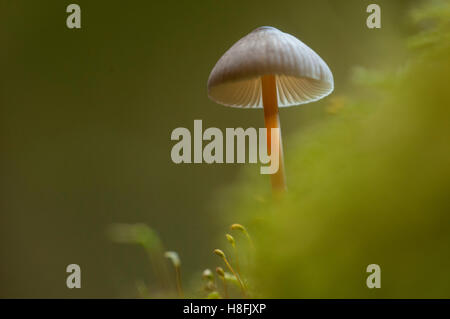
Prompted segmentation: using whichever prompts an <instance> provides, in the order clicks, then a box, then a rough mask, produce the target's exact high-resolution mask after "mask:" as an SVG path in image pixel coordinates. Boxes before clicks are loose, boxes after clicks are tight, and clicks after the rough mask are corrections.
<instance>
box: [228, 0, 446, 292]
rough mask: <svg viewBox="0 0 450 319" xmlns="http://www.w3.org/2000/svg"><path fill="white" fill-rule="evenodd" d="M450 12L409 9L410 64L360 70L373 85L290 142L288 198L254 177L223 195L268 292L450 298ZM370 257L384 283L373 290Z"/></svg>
mask: <svg viewBox="0 0 450 319" xmlns="http://www.w3.org/2000/svg"><path fill="white" fill-rule="evenodd" d="M449 8H450V5H449V3H448V2H432V3H431V6H429V7H426V8H425V9H421V10H418V11H416V12H415V13H413V18H414V21H415V23H416V29H417V34H416V35H414V36H412V37H410V38H408V39H406V40H405V42H406V43H407V44H408V45H409V46H410V48H411V52H410V58H409V60H408V61H405V63H404V64H402V65H399V66H398V68H397V69H396V70H390V71H380V70H377V71H371V70H364V69H358V70H357V71H356V72H355V76H354V81H355V84H354V86H355V87H354V90H353V92H360V91H361V90H364V92H366V91H367V92H368V93H367V94H357V93H355V94H353V95H349V96H346V97H343V98H342V99H341V100H339V103H340V104H342V105H339V107H335V106H333V105H331V106H330V109H331V110H332V112H331V113H328V114H325V113H324V115H323V120H322V121H321V122H320V124H317V125H315V126H313V127H310V128H308V129H303V130H302V131H300V132H298V133H297V134H294V135H293V136H291V137H290V138H289V139H288V140H287V142H286V148H285V156H286V168H287V169H286V170H287V178H288V187H289V190H288V192H287V193H286V195H285V196H284V198H283V199H282V200H280V201H274V200H272V199H271V195H270V190H269V183H268V179H267V178H264V177H263V176H261V175H257V174H256V173H246V174H247V175H246V176H245V178H242V181H241V182H240V183H239V185H233V190H232V191H229V192H225V193H224V194H223V197H222V198H223V200H222V201H221V202H220V204H226V205H225V207H226V212H225V217H224V219H225V220H226V221H227V222H228V223H230V222H234V221H239V222H242V223H244V224H245V225H247V226H248V228H249V231H250V232H251V233H252V235H254V239H255V240H254V241H255V246H256V252H255V256H254V261H253V265H252V267H251V271H250V274H251V279H250V281H252V282H253V283H254V285H255V287H256V288H255V289H256V290H257V291H259V292H260V294H261V296H263V297H276V298H280V297H288V298H302V297H306V298H321V297H327V298H346V297H357V298H371V297H382V298H410V297H412V298H431V297H432V298H443V297H445V298H450V249H449V247H450V143H449V141H450V93H449V83H450V76H449V74H450V61H449V57H450V47H449V43H450V41H448V39H449V38H450V26H449V21H450V14H449V12H450V10H449ZM417 12H420V14H419V13H417ZM425 22H426V23H425ZM330 103H336V100H334V101H333V100H331V99H330ZM372 263H375V264H379V265H380V266H381V278H382V279H381V289H368V288H367V287H366V284H365V282H366V278H367V276H368V274H367V273H366V267H367V265H369V264H372Z"/></svg>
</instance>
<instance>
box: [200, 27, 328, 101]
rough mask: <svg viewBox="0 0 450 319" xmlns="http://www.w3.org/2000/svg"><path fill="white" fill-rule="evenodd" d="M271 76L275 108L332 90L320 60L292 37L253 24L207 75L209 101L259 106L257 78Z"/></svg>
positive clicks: (258, 82)
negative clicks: (272, 77)
mask: <svg viewBox="0 0 450 319" xmlns="http://www.w3.org/2000/svg"><path fill="white" fill-rule="evenodd" d="M268 74H273V75H275V76H276V84H277V95H278V106H280V107H284V106H292V105H298V104H305V103H309V102H313V101H317V100H319V99H321V98H323V97H325V96H327V95H328V94H330V93H331V92H332V91H333V87H334V82H333V74H332V73H331V71H330V68H329V67H328V65H327V64H326V63H325V62H324V61H323V60H322V58H321V57H320V56H319V55H318V54H317V53H316V52H314V51H313V50H312V49H310V48H309V47H308V46H307V45H306V44H304V43H303V42H302V41H300V40H299V39H297V38H296V37H294V36H292V35H290V34H287V33H284V32H282V31H280V30H278V29H276V28H273V27H259V28H257V29H255V30H254V31H252V32H251V33H249V34H248V35H246V36H245V37H243V38H242V39H240V40H239V41H238V42H236V43H235V44H234V45H233V46H232V47H231V48H230V49H229V50H228V51H227V52H225V54H224V55H223V56H222V57H221V58H220V59H219V61H218V62H217V63H216V65H215V66H214V68H213V70H212V71H211V74H210V75H209V79H208V96H209V98H210V99H211V100H213V101H215V102H217V103H219V104H223V105H226V106H233V107H245V108H261V107H262V94H261V80H260V78H261V76H263V75H268Z"/></svg>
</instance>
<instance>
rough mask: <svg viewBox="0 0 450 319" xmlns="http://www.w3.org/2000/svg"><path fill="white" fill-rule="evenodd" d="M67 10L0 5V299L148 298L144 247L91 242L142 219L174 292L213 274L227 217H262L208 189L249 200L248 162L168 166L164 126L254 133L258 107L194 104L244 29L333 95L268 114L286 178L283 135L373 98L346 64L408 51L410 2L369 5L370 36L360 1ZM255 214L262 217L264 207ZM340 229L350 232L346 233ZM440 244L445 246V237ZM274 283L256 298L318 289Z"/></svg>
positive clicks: (390, 59)
mask: <svg viewBox="0 0 450 319" xmlns="http://www.w3.org/2000/svg"><path fill="white" fill-rule="evenodd" d="M70 3H72V2H71V1H56V0H53V1H49V0H43V1H39V2H38V1H31V0H28V1H24V0H0V40H1V43H2V44H3V45H2V48H3V49H2V50H0V69H1V73H2V75H1V80H0V109H1V130H2V133H1V153H2V156H1V166H0V169H1V181H2V183H1V185H0V187H1V191H0V194H1V212H0V218H1V219H0V260H1V263H0V297H13V298H16V297H44V298H45V297H62V298H69V297H88V298H89V297H135V296H136V289H135V285H136V281H139V280H142V281H144V282H146V284H147V285H148V286H149V288H150V289H151V288H152V287H153V286H154V282H155V281H156V279H157V278H155V275H154V274H152V272H151V271H150V270H149V264H148V261H147V258H146V256H145V253H144V252H143V251H142V250H141V249H140V248H139V247H135V246H122V245H117V244H114V243H112V242H111V241H110V240H109V239H108V237H107V236H106V229H107V227H108V225H110V224H112V223H135V222H142V223H146V224H148V225H150V226H151V227H152V228H153V229H155V230H156V231H157V232H158V233H159V235H160V237H161V239H162V241H163V242H164V245H165V247H166V248H168V249H170V250H176V251H178V252H179V254H180V257H181V260H182V264H183V278H184V280H185V283H188V282H189V280H190V278H192V277H194V276H195V275H196V274H197V273H198V272H199V271H201V270H202V269H204V268H205V267H207V266H209V267H215V264H216V263H217V260H216V258H217V257H214V256H213V255H212V254H211V251H212V249H214V248H216V244H217V243H218V237H219V236H221V233H222V232H223V231H224V229H226V228H227V227H228V225H229V223H231V222H239V221H240V220H239V219H240V218H242V220H244V221H248V223H249V225H250V227H253V229H255V233H256V236H258V232H260V231H262V229H265V228H264V227H261V228H259V226H258V225H259V224H258V222H255V220H259V219H258V218H256V219H255V215H257V214H259V212H253V210H256V209H261V210H262V211H263V210H264V209H262V208H261V207H260V206H258V205H255V204H254V203H253V204H252V200H253V199H254V198H253V197H252V198H253V199H252V200H250V199H248V201H246V200H245V199H244V200H242V199H241V198H239V196H233V195H228V193H227V192H224V191H223V190H224V189H229V188H233V189H234V188H235V189H240V187H244V188H245V187H250V186H248V185H255V189H257V190H258V191H259V192H260V193H261V194H266V193H268V192H270V188H269V179H268V178H267V177H264V176H260V175H258V176H257V177H255V176H254V177H253V182H250V184H248V185H247V186H245V182H244V183H242V182H241V179H242V177H239V176H240V174H241V173H242V171H248V172H249V173H250V175H251V174H255V173H257V172H258V171H259V166H258V165H229V164H228V165H206V164H205V165H194V164H192V165H175V164H173V163H172V161H171V158H170V150H171V147H172V145H173V144H174V143H173V142H172V141H171V140H170V134H171V132H172V130H173V129H174V128H176V127H187V128H192V127H193V121H194V119H202V120H203V125H204V127H209V126H214V127H219V128H225V127H250V126H253V127H261V126H262V125H263V114H262V110H236V109H232V108H226V107H223V106H220V105H217V104H215V103H213V102H212V101H210V100H208V98H207V94H206V81H207V79H208V76H209V72H210V71H211V69H212V67H213V66H214V64H215V63H216V61H217V60H218V59H219V58H220V56H221V55H222V54H223V53H224V52H225V51H226V50H227V49H228V48H229V47H230V46H231V45H232V44H233V43H234V42H236V41H237V40H238V39H240V38H241V37H242V36H244V35H246V34H247V33H249V32H250V31H252V30H253V29H254V28H256V27H258V26H261V25H271V26H274V27H277V28H279V29H281V30H283V31H285V32H288V33H291V34H293V35H295V36H297V37H298V38H300V39H301V40H302V41H303V42H305V43H306V44H307V45H309V46H310V47H311V48H312V49H313V50H315V51H316V52H317V53H318V54H319V55H320V56H321V57H322V58H323V59H324V60H325V61H326V62H327V63H328V65H329V66H330V68H331V70H332V72H333V74H334V78H335V92H334V93H333V96H334V97H337V98H338V99H337V100H330V99H331V98H332V97H333V96H331V97H330V98H327V99H325V100H323V101H320V102H317V103H313V104H310V105H305V106H302V107H292V108H287V109H283V110H282V111H281V114H280V116H281V121H282V128H283V138H284V141H285V153H286V159H287V162H288V167H287V168H288V174H289V169H291V172H295V173H293V176H296V177H295V178H297V175H296V174H298V178H299V179H301V178H303V173H305V170H306V168H302V167H303V166H300V167H299V170H298V171H297V170H296V168H294V167H296V166H295V165H297V164H293V160H292V159H293V157H292V156H294V155H295V154H296V151H295V150H301V148H300V149H299V148H297V147H296V143H299V142H298V139H297V138H296V136H297V135H298V134H300V133H301V132H303V131H307V130H308V129H309V128H313V127H315V125H319V124H320V123H323V121H324V120H326V119H327V118H328V117H329V116H330V111H329V110H330V103H331V104H332V103H338V106H339V103H341V102H339V101H340V100H339V98H340V97H342V99H343V101H346V99H347V98H346V97H345V96H349V95H350V99H351V98H353V95H355V98H356V97H357V96H361V95H362V96H364V97H365V98H366V99H369V100H372V101H373V100H377V99H378V97H377V96H372V95H371V94H372V93H371V92H370V91H369V92H365V91H364V89H361V88H356V89H355V86H354V85H353V84H351V83H352V82H351V79H352V78H354V76H355V72H354V70H355V67H358V66H359V67H364V68H375V69H377V68H380V67H383V68H385V69H394V70H395V69H397V68H399V66H400V65H401V64H402V63H403V62H404V61H405V59H406V57H407V56H408V54H409V53H408V50H407V48H406V45H405V39H406V38H407V36H408V35H410V34H412V33H414V32H415V31H416V30H415V29H414V27H412V26H411V24H410V21H409V12H410V10H411V9H412V8H414V7H417V6H419V5H420V4H421V3H422V2H421V1H414V0H408V1H401V0H398V1H387V0H384V1H377V2H376V3H378V4H379V5H380V6H381V8H382V28H381V29H379V30H369V29H368V28H367V27H366V24H365V23H366V18H367V16H368V14H367V13H366V7H367V5H368V4H370V3H372V1H361V0H349V1H339V2H338V1H332V0H320V1H319V0H318V1H299V0H295V1H261V0H258V1H256V0H255V1H247V0H246V1H242V0H240V1H234V0H233V1H231V0H227V1H212V0H208V1H203V0H199V1H194V2H193V1H137V0H136V1H129V2H123V1H86V0H84V1H83V0H79V1H75V3H77V4H79V5H80V6H81V10H82V28H81V29H80V30H70V29H68V28H67V27H66V25H65V21H66V17H67V15H68V14H67V13H66V12H65V11H66V10H65V9H66V7H67V5H68V4H70ZM447 39H448V38H447ZM447 61H448V60H447ZM361 70H364V69H360V71H361ZM361 73H362V74H363V77H364V71H361V72H360V73H359V74H361ZM357 74H358V73H357ZM369 80H370V79H369ZM366 82H367V81H366ZM369 82H370V81H369ZM447 83H448V82H447ZM403 89H405V88H404V87H403ZM364 94H366V95H364ZM399 99H400V98H398V100H399ZM333 101H334V102H333ZM336 101H337V102H336ZM441 102H442V101H441ZM342 103H344V102H342ZM399 103H400V102H399ZM445 103H446V102H445ZM344 104H345V103H344ZM353 104H357V103H356V102H353ZM331 107H332V108H333V105H332V106H331ZM335 108H336V107H335ZM338 109H339V107H338ZM332 112H334V111H333V109H332ZM358 112H361V111H358ZM358 112H357V114H359V115H357V116H359V117H363V119H364V115H361V114H360V113H358ZM364 112H365V111H364V110H363V111H362V114H365V113H364ZM442 114H446V115H448V112H447V113H442ZM403 115H404V114H402V116H403ZM351 116H353V115H350V117H351ZM393 116H396V114H393ZM440 116H441V114H437V117H438V118H441V117H440ZM443 119H445V117H444V118H443ZM358 123H359V122H358ZM383 123H384V124H383ZM383 123H382V124H379V125H378V124H377V125H378V126H377V129H379V130H381V131H383V130H384V129H385V126H386V127H391V126H392V125H395V124H394V123H395V121H394V120H392V122H389V123H385V122H383ZM384 125H385V126H384ZM299 132H300V133H299ZM444 132H447V131H444ZM357 134H359V132H357ZM374 134H375V133H374ZM349 136H352V135H349ZM373 138H375V139H376V134H375V137H373ZM338 141H339V142H342V140H338ZM326 143H331V142H330V141H329V140H327V141H326ZM349 143H350V142H349ZM425 144H426V143H425ZM342 148H343V149H345V147H344V146H343V147H341V149H342ZM291 149H292V151H290V150H291ZM319 151H322V152H323V149H320V150H319ZM290 152H291V153H290ZM290 154H291V155H290ZM406 155H407V153H406ZM443 155H444V156H447V155H448V153H444V154H443ZM342 156H344V157H345V156H348V154H346V153H344V154H343V155H342ZM405 158H408V156H405ZM403 159H404V158H403ZM406 163H409V164H410V163H411V162H409V161H408V160H407V159H406ZM299 165H300V164H299ZM411 165H412V164H411ZM375 166H376V165H375ZM304 167H308V165H305V166H304ZM439 167H440V166H439ZM244 168H245V169H244ZM302 170H303V171H302ZM310 172H314V170H313V169H311V171H310ZM245 173H246V172H245ZM245 173H244V174H245ZM305 174H306V173H305ZM311 174H312V173H311ZM323 174H324V173H323ZM245 176H246V175H245ZM293 176H292V177H290V176H289V175H288V181H289V182H290V183H291V185H292V184H294V185H293V186H294V191H293V192H292V193H291V196H290V197H289V199H288V203H284V204H283V205H287V206H286V207H285V208H286V214H285V215H281V216H284V217H283V219H282V220H281V222H280V224H279V225H275V221H279V219H278V218H276V219H274V220H270V219H269V221H270V223H271V225H273V227H274V228H280V229H283V227H286V225H289V222H288V221H289V218H294V217H295V216H296V215H294V213H293V211H291V210H290V209H291V207H292V206H290V205H296V203H297V201H299V199H300V198H299V197H296V196H297V195H299V194H302V193H301V192H300V193H297V192H295V178H294V177H293ZM313 177H314V176H313ZM313 177H312V179H313V180H314V178H313ZM250 179H252V177H250ZM367 180H370V178H369V177H367V179H366V181H367ZM316 181H317V180H316ZM236 183H239V184H236ZM252 183H253V184H252ZM243 184H244V186H242V185H243ZM319 184H320V183H319ZM239 185H240V186H239ZM439 185H440V184H438V186H439ZM319 186H320V185H319ZM445 186H447V185H445ZM252 187H253V186H252ZM258 187H259V188H258ZM443 187H444V186H443ZM388 189H389V188H388ZM444 190H445V191H446V192H447V194H448V188H444ZM305 192H307V190H306V191H305ZM349 192H351V189H350V190H349ZM244 193H245V192H244ZM400 193H401V194H403V195H402V196H403V197H405V196H406V195H408V193H406V192H404V191H402V190H400ZM245 194H247V193H245ZM343 194H344V195H345V196H356V195H354V194H353V193H343ZM343 194H338V195H339V196H341V195H343ZM318 195H320V194H318ZM322 195H323V194H322ZM338 195H336V196H338ZM299 196H300V195H299ZM301 196H303V195H301ZM406 197H407V196H406ZM248 198H250V196H249V197H248ZM235 201H236V202H235ZM289 201H290V202H289ZM241 202H242V203H241ZM235 203H236V205H235ZM265 206H267V207H266V210H267V209H268V210H270V207H271V205H265ZM362 207H363V208H364V207H365V206H364V205H362ZM225 208H229V210H228V213H227V212H226V211H225V210H226V209H225ZM442 209H448V206H444V207H442ZM244 211H245V212H244ZM323 211H326V209H325V208H323ZM230 212H231V216H230ZM241 212H242V214H241ZM446 213H448V212H446ZM269 214H270V213H269ZM374 214H376V212H374ZM261 216H264V212H261ZM445 216H447V215H445ZM349 220H350V219H349ZM283 221H284V222H283ZM365 222H366V223H368V221H367V220H366V221H365ZM443 222H445V223H447V222H448V218H447V217H446V219H444V220H443ZM299 223H300V221H299ZM292 225H296V224H295V223H293V224H292ZM349 227H350V226H349ZM319 228H320V227H319ZM354 228H358V226H357V225H356V224H355V225H353V226H351V227H350V229H349V231H351V230H352V229H354ZM267 231H268V234H272V235H274V236H276V235H277V234H279V233H277V232H276V231H275V230H274V229H271V230H270V229H269V230H267ZM360 231H361V230H360ZM287 234H288V233H287ZM377 234H379V235H380V236H381V235H382V234H383V231H382V230H380V231H379V232H377ZM398 236H401V233H399V234H398ZM262 237H264V236H262ZM274 238H276V237H274ZM277 239H279V238H277ZM294 239H295V240H296V239H298V238H294ZM264 242H265V241H264V239H261V243H264ZM443 243H445V245H444V244H442V245H441V246H443V247H441V248H442V249H444V250H445V249H447V248H448V243H449V242H448V241H444V242H443ZM300 244H301V243H297V242H292V241H291V242H279V245H281V246H283V247H290V248H289V249H288V251H286V252H285V253H283V254H281V255H280V254H278V255H279V258H278V259H277V258H275V257H273V258H271V260H272V262H273V263H276V262H277V261H280V263H281V265H282V266H283V265H286V264H289V261H290V260H292V258H300V257H302V256H301V255H297V253H298V251H297V250H296V248H295V247H297V246H299V245H300ZM319 247H320V246H319ZM309 248H310V249H314V247H309ZM321 248H323V247H321ZM327 248H329V247H327ZM274 249H275V247H271V248H270V249H268V250H267V251H264V250H263V251H262V252H261V254H259V255H258V256H257V257H256V260H258V258H263V260H265V259H267V258H270V252H271V251H274ZM305 249H306V248H305ZM438 252H439V251H438ZM438 252H436V254H438ZM355 253H358V252H357V251H355ZM290 254H291V255H290ZM274 256H277V254H275V255H274ZM446 257H447V256H446ZM264 258H265V259H264ZM323 258H325V259H326V258H327V257H326V255H324V256H323ZM422 258H426V257H422ZM295 260H297V259H295ZM331 260H332V259H331ZM448 260H449V259H446V262H447V263H448ZM371 262H372V260H370V261H369V262H368V263H371ZM71 263H76V264H79V265H80V266H81V269H82V289H73V290H69V289H67V288H66V285H65V280H66V275H67V274H66V272H65V268H66V266H67V265H68V264H71ZM305 263H306V261H305ZM311 265H313V264H311ZM311 265H310V266H311ZM268 266H270V267H271V268H268V269H263V268H258V267H256V269H255V270H254V272H253V273H254V274H255V275H257V276H260V277H259V278H261V276H263V277H264V276H266V275H267V274H268V275H269V277H270V275H273V276H277V275H280V274H284V273H287V274H289V276H295V269H297V268H296V267H298V266H299V264H298V263H293V264H292V267H294V269H292V267H279V268H277V267H278V266H279V265H274V264H272V263H268ZM341 266H342V264H341ZM311 267H312V266H311ZM331 267H332V266H331ZM358 267H359V265H358V266H355V272H358V271H360V270H359V268H358ZM316 269H322V270H323V269H324V268H321V267H317V268H316ZM270 271H272V273H271V274H270ZM299 271H300V270H299ZM305 274H308V272H305ZM449 274H450V269H449ZM314 275H316V276H319V274H318V273H317V272H316V273H314ZM319 277H320V276H319ZM449 277H450V275H448V277H446V279H447V282H448V278H449ZM273 278H276V277H273ZM280 278H282V279H283V280H282V282H283V283H284V284H280V285H279V286H277V282H276V281H275V282H274V281H270V280H269V281H267V282H260V283H259V284H261V285H264V284H267V288H266V290H264V289H263V290H262V291H264V292H263V293H264V294H265V296H270V297H277V296H279V297H281V296H288V297H296V296H298V297H305V296H306V297H308V296H310V297H311V296H312V297H314V296H319V297H320V296H324V294H320V293H317V292H316V290H315V289H318V288H314V287H313V284H312V283H310V282H309V283H308V284H307V285H305V286H304V288H303V289H304V290H298V291H297V290H295V289H292V287H289V285H287V282H289V277H280ZM298 278H300V279H299V281H298V282H297V281H295V280H294V281H293V282H294V283H295V284H299V285H300V284H301V283H302V279H301V278H303V277H298ZM311 278H312V277H311ZM326 278H329V277H326ZM337 278H339V279H340V280H341V279H343V278H344V279H345V276H344V277H337ZM444 279H445V278H444ZM323 280H325V279H323ZM333 282H334V281H333ZM363 282H364V281H363ZM255 283H258V280H257V279H255ZM286 285H287V286H286ZM336 285H338V283H336ZM339 285H345V283H344V282H342V280H341V281H339ZM320 287H323V288H325V289H327V286H326V285H322V286H320ZM328 288H329V287H328ZM308 289H309V290H308ZM348 289H351V288H348ZM441 291H445V289H444V290H441ZM358 292H359V290H353V291H351V292H350V293H348V294H347V295H346V294H339V293H337V294H336V296H348V295H351V296H355V294H356V296H358ZM325 295H326V294H325ZM326 296H329V295H326ZM332 296H334V295H332Z"/></svg>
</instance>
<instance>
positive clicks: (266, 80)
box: [261, 75, 286, 192]
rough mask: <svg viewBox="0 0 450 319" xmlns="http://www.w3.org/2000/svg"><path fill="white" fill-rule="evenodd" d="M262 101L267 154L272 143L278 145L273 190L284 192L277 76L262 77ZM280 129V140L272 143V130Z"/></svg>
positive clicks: (272, 177)
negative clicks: (276, 168) (277, 163)
mask: <svg viewBox="0 0 450 319" xmlns="http://www.w3.org/2000/svg"><path fill="white" fill-rule="evenodd" d="M261 86H262V99H263V106H264V121H265V124H266V129H267V154H268V155H270V154H271V150H272V148H271V146H272V142H274V143H277V144H278V154H279V169H278V171H277V172H276V173H275V174H272V175H271V181H272V190H273V191H274V192H283V191H285V190H286V178H285V174H284V161H283V144H282V142H281V128H280V118H279V116H278V99H277V82H276V77H275V75H263V76H262V77H261ZM272 128H278V129H279V132H280V134H279V140H278V141H272V139H271V129H272Z"/></svg>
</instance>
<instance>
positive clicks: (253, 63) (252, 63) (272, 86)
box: [208, 26, 334, 190]
mask: <svg viewBox="0 0 450 319" xmlns="http://www.w3.org/2000/svg"><path fill="white" fill-rule="evenodd" d="M333 86H334V84H333V74H332V73H331V71H330V69H329V68H328V66H327V64H326V63H325V62H324V61H323V60H322V59H321V58H320V56H319V55H318V54H317V53H315V52H314V51H313V50H312V49H310V48H309V47H308V46H307V45H306V44H304V43H303V42H301V41H300V40H299V39H297V38H296V37H294V36H292V35H290V34H287V33H284V32H282V31H280V30H278V29H276V28H273V27H267V26H265V27H259V28H257V29H255V30H254V31H252V32H251V33H249V34H248V35H246V36H245V37H243V38H242V39H240V40H239V41H238V42H236V43H235V44H234V45H233V46H232V47H231V48H230V49H229V50H228V51H227V52H225V54H224V55H223V56H222V57H221V58H220V59H219V61H218V62H217V63H216V65H215V66H214V68H213V70H212V71H211V74H210V76H209V79H208V96H209V98H210V99H211V100H213V101H215V102H217V103H219V104H223V105H226V106H232V107H240V108H261V107H263V108H264V120H265V126H266V129H267V152H268V155H270V150H271V145H272V144H271V143H272V142H273V143H277V144H278V145H274V146H275V147H278V154H279V169H278V171H277V172H276V173H274V174H272V176H271V180H272V188H273V190H285V189H286V181H285V173H284V163H283V147H282V143H281V133H280V132H279V128H280V121H279V117H278V107H285V106H292V105H299V104H305V103H309V102H314V101H317V100H319V99H321V98H323V97H325V96H327V95H328V94H330V93H331V92H332V91H333ZM272 128H274V129H278V132H279V134H277V135H276V140H274V141H271V131H272V130H271V129H272ZM274 149H276V148H274Z"/></svg>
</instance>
